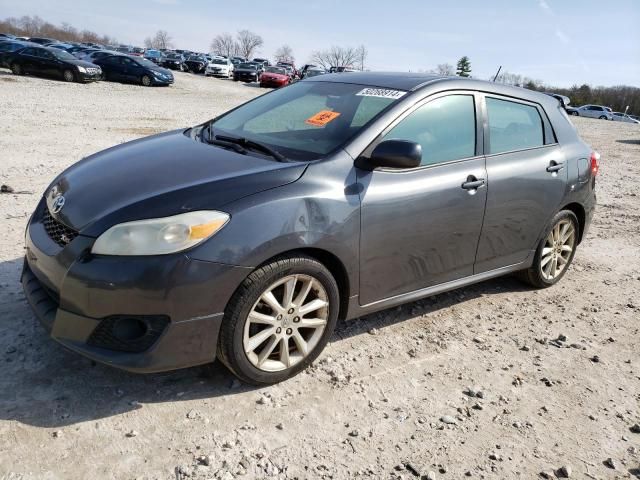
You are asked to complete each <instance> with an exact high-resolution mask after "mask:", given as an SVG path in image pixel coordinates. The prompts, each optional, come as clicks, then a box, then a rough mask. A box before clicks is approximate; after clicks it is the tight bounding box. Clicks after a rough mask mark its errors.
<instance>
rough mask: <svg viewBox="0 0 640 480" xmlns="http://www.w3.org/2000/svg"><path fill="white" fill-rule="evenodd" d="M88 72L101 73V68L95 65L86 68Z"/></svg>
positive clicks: (91, 73) (92, 73)
mask: <svg viewBox="0 0 640 480" xmlns="http://www.w3.org/2000/svg"><path fill="white" fill-rule="evenodd" d="M86 70H87V73H88V74H90V75H96V74H98V73H100V69H99V68H95V67H89V68H87V69H86Z"/></svg>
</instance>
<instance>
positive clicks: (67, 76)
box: [62, 70, 76, 82]
mask: <svg viewBox="0 0 640 480" xmlns="http://www.w3.org/2000/svg"><path fill="white" fill-rule="evenodd" d="M62 78H63V79H64V81H65V82H75V80H76V76H75V74H74V73H73V71H71V70H65V71H64V72H62Z"/></svg>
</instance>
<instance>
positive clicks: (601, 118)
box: [598, 115, 607, 120]
mask: <svg viewBox="0 0 640 480" xmlns="http://www.w3.org/2000/svg"><path fill="white" fill-rule="evenodd" d="M598 118H599V119H600V120H607V116H606V115H600V116H599V117H598Z"/></svg>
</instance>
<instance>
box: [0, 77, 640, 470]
mask: <svg viewBox="0 0 640 480" xmlns="http://www.w3.org/2000/svg"><path fill="white" fill-rule="evenodd" d="M259 93H261V90H260V89H258V88H253V87H251V86H245V85H242V84H234V83H233V82H230V81H227V80H216V79H210V78H206V79H205V78H202V77H196V76H193V75H189V74H180V73H178V74H176V84H175V85H174V86H172V87H169V88H142V87H137V86H133V85H119V84H111V83H98V84H90V85H76V84H73V85H69V84H64V83H62V82H57V81H49V80H43V79H38V78H27V77H13V76H11V75H10V74H9V73H8V72H7V71H0V112H2V114H1V115H0V159H1V160H0V183H4V184H8V185H10V186H12V187H13V188H14V189H15V190H16V192H15V193H14V194H0V221H1V223H0V225H2V228H0V478H3V479H30V478H47V479H57V478H61V479H62V478H82V479H86V478H114V479H133V478H139V479H156V478H157V479H176V478H177V479H186V478H197V479H208V478H212V479H213V478H215V479H225V480H230V479H233V478H283V479H284V478H335V479H343V478H357V477H362V478H384V479H388V478H405V479H413V478H423V479H435V478H437V479H460V478H466V477H471V478H487V479H513V478H523V479H530V478H536V477H537V478H542V477H543V476H544V475H548V476H547V477H545V478H555V477H556V476H560V477H562V476H563V475H567V474H568V475H570V477H571V478H590V479H608V478H635V477H638V478H640V453H639V452H640V426H638V424H640V354H639V348H638V339H639V338H640V332H639V328H640V294H639V291H640V197H639V196H638V193H637V192H638V188H637V181H638V178H640V129H639V128H638V126H637V125H628V124H622V123H613V122H605V121H599V120H586V119H580V118H578V119H576V122H575V123H576V125H577V127H578V129H579V131H580V133H581V135H582V137H583V138H584V139H585V140H586V141H588V142H589V143H590V144H591V145H592V146H593V147H594V148H596V149H597V150H598V151H600V152H601V153H602V157H603V158H602V166H601V173H600V176H599V177H598V202H599V206H598V210H597V212H596V217H595V219H594V223H593V225H592V227H591V231H590V232H589V235H588V237H587V238H586V240H585V241H584V242H583V244H582V245H581V246H580V248H579V250H578V253H577V255H576V258H575V262H574V264H573V266H572V267H571V269H570V271H569V272H568V274H567V276H566V277H565V278H564V279H563V280H562V282H561V283H560V284H559V285H558V286H556V287H554V288H551V289H547V290H543V291H533V290H530V289H529V288H527V287H525V286H523V285H522V284H520V283H519V282H517V281H516V280H514V279H513V278H509V277H507V278H501V279H497V280H493V281H488V282H485V283H482V284H478V285H475V286H472V287H468V288H464V289H461V290H458V291H454V292H450V293H447V294H442V295H438V296H436V297H433V298H429V299H426V300H422V301H419V302H415V303H412V304H408V305H405V306H403V307H401V308H396V309H392V310H387V311H384V312H380V313H377V314H374V315H370V316H367V317H363V318H360V319H357V320H354V321H350V322H345V323H343V324H341V325H339V327H338V330H337V332H336V334H335V336H334V338H333V341H332V342H331V343H330V345H329V346H328V347H327V349H326V351H325V352H324V353H323V355H322V356H321V357H320V359H319V360H318V361H317V362H316V363H315V364H314V365H313V366H312V367H311V368H310V369H308V370H307V371H306V372H305V373H303V374H302V375H300V376H298V377H297V378H294V379H292V380H290V381H287V382H285V383H282V384H280V385H276V386H273V387H270V388H261V389H255V388H252V387H248V386H244V385H240V384H239V383H238V382H236V381H234V379H233V377H232V376H231V375H230V374H228V373H227V372H226V371H225V370H224V369H223V368H222V367H221V366H219V365H214V366H213V367H211V368H194V369H188V370H182V371H178V372H173V373H170V374H156V375H148V376H140V375H135V374H128V373H125V372H120V371H117V370H114V369H111V368H108V367H104V366H101V365H95V364H92V363H91V362H90V361H88V360H86V359H84V358H82V357H80V356H78V355H75V354H72V353H68V352H66V351H65V350H63V349H62V348H61V347H60V346H58V345H57V344H55V342H53V341H51V340H49V339H48V338H47V336H46V334H45V332H44V331H43V329H42V328H41V327H40V326H39V325H38V324H37V322H36V320H35V318H34V316H33V315H32V313H31V311H30V310H29V308H28V306H27V303H26V301H25V299H24V297H23V295H22V292H21V289H20V286H19V283H18V280H19V273H20V268H21V263H22V255H23V248H22V245H23V232H24V228H25V224H26V221H27V218H28V215H29V213H30V212H31V210H32V209H33V208H34V207H35V205H36V203H37V201H38V198H39V196H40V195H41V193H42V192H43V190H44V188H45V187H46V186H47V184H48V183H49V181H50V180H51V179H52V178H53V176H54V175H55V174H57V173H58V172H59V171H60V170H62V169H63V168H65V167H66V166H68V165H70V164H72V163H74V162H76V161H78V160H79V159H81V158H82V157H84V156H85V155H87V154H89V153H92V152H95V151H97V150H100V149H103V148H106V147H109V146H111V145H113V144H116V143H119V142H124V141H127V140H131V139H134V138H137V137H141V136H144V135H147V134H151V133H155V132H159V131H163V130H169V129H172V128H176V127H181V126H186V125H192V124H195V123H198V122H201V121H204V120H206V119H208V118H210V117H212V116H214V115H215V114H217V113H219V112H222V111H224V110H226V109H228V108H229V107H232V106H234V105H236V104H238V103H241V102H242V101H245V100H247V99H249V98H251V97H253V96H255V95H257V94H259ZM634 425H635V427H634Z"/></svg>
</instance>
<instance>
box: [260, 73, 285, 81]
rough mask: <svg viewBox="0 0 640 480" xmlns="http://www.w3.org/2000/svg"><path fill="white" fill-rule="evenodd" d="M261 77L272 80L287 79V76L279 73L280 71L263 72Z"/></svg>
mask: <svg viewBox="0 0 640 480" xmlns="http://www.w3.org/2000/svg"><path fill="white" fill-rule="evenodd" d="M262 78H264V79H273V80H288V79H289V76H288V75H284V74H281V73H269V72H264V73H263V74H262Z"/></svg>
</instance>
